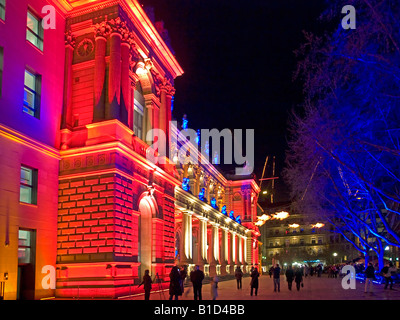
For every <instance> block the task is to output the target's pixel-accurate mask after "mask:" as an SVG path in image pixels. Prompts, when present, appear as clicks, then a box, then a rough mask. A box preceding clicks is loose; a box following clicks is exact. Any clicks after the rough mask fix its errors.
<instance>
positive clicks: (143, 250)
mask: <svg viewBox="0 0 400 320" xmlns="http://www.w3.org/2000/svg"><path fill="white" fill-rule="evenodd" d="M139 212H140V224H139V241H140V242H139V261H140V279H142V278H143V276H144V273H145V270H149V271H150V274H151V275H153V272H152V245H153V232H152V228H153V225H152V218H153V216H154V217H156V216H157V212H158V208H157V202H156V200H155V198H154V197H153V195H152V194H151V193H150V192H146V193H145V194H144V195H143V196H142V197H141V199H140V200H139Z"/></svg>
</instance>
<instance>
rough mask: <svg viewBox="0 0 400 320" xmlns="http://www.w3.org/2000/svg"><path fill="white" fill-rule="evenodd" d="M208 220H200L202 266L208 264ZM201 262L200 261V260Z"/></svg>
mask: <svg viewBox="0 0 400 320" xmlns="http://www.w3.org/2000/svg"><path fill="white" fill-rule="evenodd" d="M207 220H208V219H207V218H204V217H202V218H200V222H199V223H200V231H199V233H200V245H199V248H200V249H199V250H200V254H199V257H201V261H202V264H203V266H204V264H205V263H206V262H207ZM199 260H200V259H199Z"/></svg>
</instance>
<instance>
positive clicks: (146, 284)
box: [138, 270, 153, 300]
mask: <svg viewBox="0 0 400 320" xmlns="http://www.w3.org/2000/svg"><path fill="white" fill-rule="evenodd" d="M152 283H153V281H152V280H151V277H150V275H149V270H145V271H144V276H143V280H142V282H141V283H140V284H139V285H138V288H139V287H140V286H141V285H143V288H144V300H150V292H151V284H152Z"/></svg>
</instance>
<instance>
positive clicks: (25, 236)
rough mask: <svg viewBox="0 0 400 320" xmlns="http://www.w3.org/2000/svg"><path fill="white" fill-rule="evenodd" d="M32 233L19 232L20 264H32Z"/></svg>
mask: <svg viewBox="0 0 400 320" xmlns="http://www.w3.org/2000/svg"><path fill="white" fill-rule="evenodd" d="M32 238H33V237H32V231H28V230H21V229H20V230H18V264H27V263H31V262H32V261H31V260H32V259H31V257H32V254H31V253H32V252H31V247H32V242H33V239H32Z"/></svg>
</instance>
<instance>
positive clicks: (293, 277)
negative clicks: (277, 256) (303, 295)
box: [269, 264, 304, 292]
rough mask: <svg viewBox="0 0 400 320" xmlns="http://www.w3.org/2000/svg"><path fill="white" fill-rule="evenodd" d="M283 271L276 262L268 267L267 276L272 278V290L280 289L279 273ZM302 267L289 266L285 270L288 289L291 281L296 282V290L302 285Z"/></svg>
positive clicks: (290, 289)
mask: <svg viewBox="0 0 400 320" xmlns="http://www.w3.org/2000/svg"><path fill="white" fill-rule="evenodd" d="M282 273H283V271H282V269H281V267H280V266H279V264H276V265H275V267H274V266H272V267H271V268H270V269H269V277H270V278H271V277H272V278H273V280H274V292H280V291H281V274H282ZM303 275H304V273H303V269H302V268H294V269H293V267H292V266H289V267H288V268H287V269H286V271H285V276H286V282H287V283H288V289H289V291H292V285H293V281H294V282H295V283H296V289H297V291H299V290H300V287H303V286H304V284H303Z"/></svg>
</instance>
